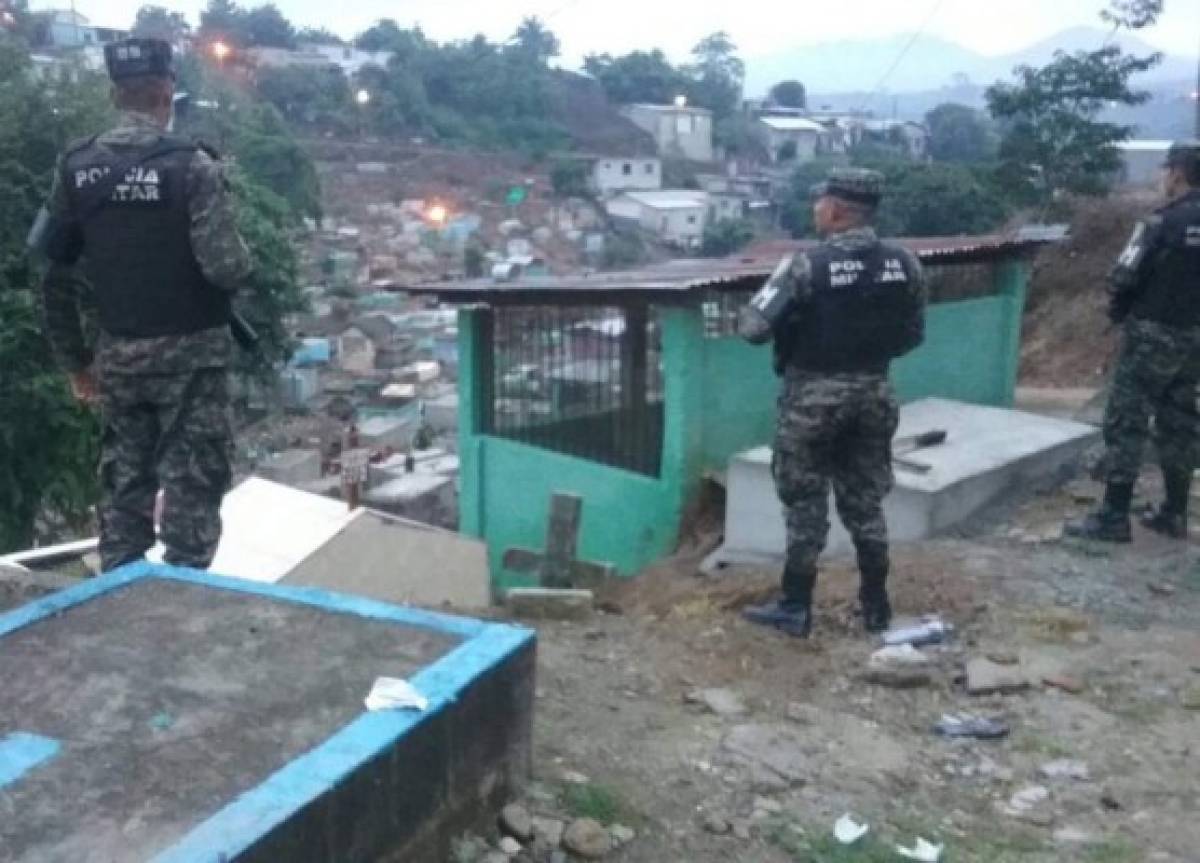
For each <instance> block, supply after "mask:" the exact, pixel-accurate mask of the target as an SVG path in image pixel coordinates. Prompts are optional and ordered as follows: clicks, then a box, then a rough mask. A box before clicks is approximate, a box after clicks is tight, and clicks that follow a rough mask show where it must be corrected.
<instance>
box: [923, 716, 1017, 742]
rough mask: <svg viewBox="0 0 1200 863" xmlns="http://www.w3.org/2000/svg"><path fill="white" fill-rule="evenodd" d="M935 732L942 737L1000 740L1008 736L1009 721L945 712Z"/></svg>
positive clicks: (934, 727) (934, 728)
mask: <svg viewBox="0 0 1200 863" xmlns="http://www.w3.org/2000/svg"><path fill="white" fill-rule="evenodd" d="M933 730H934V733H936V734H940V735H941V736H942V737H973V738H975V739H976V740H998V739H1000V738H1001V737H1007V736H1008V732H1009V727H1008V723H1007V722H1005V721H1004V720H1003V719H987V718H985V717H982V716H975V715H973V714H970V713H960V714H957V715H955V714H950V713H947V714H944V715H943V716H942V718H941V719H940V720H939V721H938V723H937V724H936V725H934V726H933Z"/></svg>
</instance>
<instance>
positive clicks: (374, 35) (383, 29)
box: [354, 18, 408, 51]
mask: <svg viewBox="0 0 1200 863" xmlns="http://www.w3.org/2000/svg"><path fill="white" fill-rule="evenodd" d="M407 33H408V31H407V30H404V29H402V28H401V27H400V25H399V24H397V23H396V22H395V21H394V20H392V19H391V18H381V19H379V20H378V21H376V22H375V23H374V24H373V25H372V26H370V27H368V28H367V29H366V30H364V31H363V32H362V33H359V34H358V36H357V38H355V40H354V44H355V46H356V47H357V48H359V49H360V50H363V51H395V50H396V46H397V45H398V44H399V43H401V42H403V41H404V40H405V39H406V38H407Z"/></svg>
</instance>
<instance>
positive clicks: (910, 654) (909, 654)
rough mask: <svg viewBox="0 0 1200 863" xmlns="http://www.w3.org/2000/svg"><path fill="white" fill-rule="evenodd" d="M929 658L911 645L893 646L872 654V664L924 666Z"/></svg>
mask: <svg viewBox="0 0 1200 863" xmlns="http://www.w3.org/2000/svg"><path fill="white" fill-rule="evenodd" d="M927 662H929V657H928V656H926V655H925V654H924V653H922V652H921V651H919V650H917V649H916V648H915V647H913V646H912V645H911V644H909V643H905V644H893V645H891V646H889V647H884V648H882V649H880V650H876V651H875V652H874V653H872V654H871V664H873V665H874V664H896V665H924V664H925V663H927Z"/></svg>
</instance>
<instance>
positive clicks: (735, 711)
mask: <svg viewBox="0 0 1200 863" xmlns="http://www.w3.org/2000/svg"><path fill="white" fill-rule="evenodd" d="M685 700H686V701H687V702H688V703H689V704H701V705H703V706H704V707H706V708H708V710H710V711H711V712H712V713H714V714H716V715H717V716H722V717H732V716H741V715H743V714H744V713H745V712H746V705H745V704H743V703H742V700H741V699H740V698H738V696H737V693H735V692H732V691H730V690H728V689H698V690H696V691H694V692H689V693H688V694H687V696H686V699H685Z"/></svg>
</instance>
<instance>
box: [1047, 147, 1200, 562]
mask: <svg viewBox="0 0 1200 863" xmlns="http://www.w3.org/2000/svg"><path fill="white" fill-rule="evenodd" d="M1164 171H1165V173H1164V177H1163V180H1164V191H1165V194H1166V198H1167V204H1166V206H1164V207H1162V208H1161V209H1159V210H1157V211H1156V212H1155V214H1154V215H1153V216H1151V217H1150V218H1149V219H1147V220H1145V221H1143V222H1142V223H1141V224H1139V225H1138V227H1137V229H1136V230H1135V231H1134V235H1133V238H1132V239H1131V240H1130V241H1129V245H1128V246H1127V247H1126V249H1125V251H1124V252H1123V253H1122V254H1121V257H1120V258H1119V259H1118V261H1117V265H1116V267H1115V268H1114V269H1113V272H1112V275H1111V276H1110V286H1111V293H1110V296H1111V301H1110V304H1109V316H1110V317H1111V318H1112V320H1113V322H1114V323H1120V324H1123V326H1124V338H1123V342H1122V345H1121V353H1120V356H1119V357H1118V360H1117V368H1116V373H1115V375H1114V377H1113V382H1112V389H1111V392H1110V394H1109V398H1108V406H1107V408H1106V410H1105V414H1104V443H1105V448H1106V451H1107V452H1106V466H1107V486H1106V489H1105V494H1104V502H1103V504H1102V505H1101V506H1100V508H1099V509H1098V510H1097V511H1095V512H1093V513H1091V514H1090V515H1089V516H1088V517H1087V518H1086V519H1084V520H1083V521H1082V522H1078V523H1073V524H1068V525H1067V528H1066V531H1067V533H1068V534H1069V535H1071V536H1076V537H1081V538H1084V539H1095V540H1102V541H1106V542H1129V541H1130V538H1131V537H1130V524H1129V508H1130V501H1131V498H1132V497H1133V487H1134V484H1135V483H1136V482H1137V478H1138V473H1139V471H1140V468H1141V463H1142V453H1143V451H1144V449H1145V445H1146V439H1147V437H1148V436H1149V435H1150V424H1151V420H1153V424H1154V443H1155V447H1156V449H1157V451H1158V459H1159V464H1160V466H1161V467H1162V475H1163V484H1164V485H1165V487H1166V501H1165V502H1164V503H1163V504H1162V506H1160V507H1159V508H1158V509H1157V510H1152V511H1151V512H1149V513H1147V515H1146V517H1145V518H1144V519H1143V520H1142V523H1143V524H1144V525H1145V526H1146V527H1148V528H1150V529H1151V530H1154V531H1156V532H1158V533H1161V534H1163V535H1165V536H1169V537H1172V538H1174V539H1186V538H1187V507H1188V496H1189V493H1190V491H1191V484H1192V474H1193V471H1195V469H1196V468H1197V467H1200V452H1198V447H1200V413H1198V412H1197V410H1196V385H1197V383H1200V142H1197V141H1192V142H1185V143H1178V144H1175V145H1173V146H1172V147H1171V148H1170V150H1169V151H1168V153H1167V161H1166V164H1165V165H1164Z"/></svg>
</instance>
